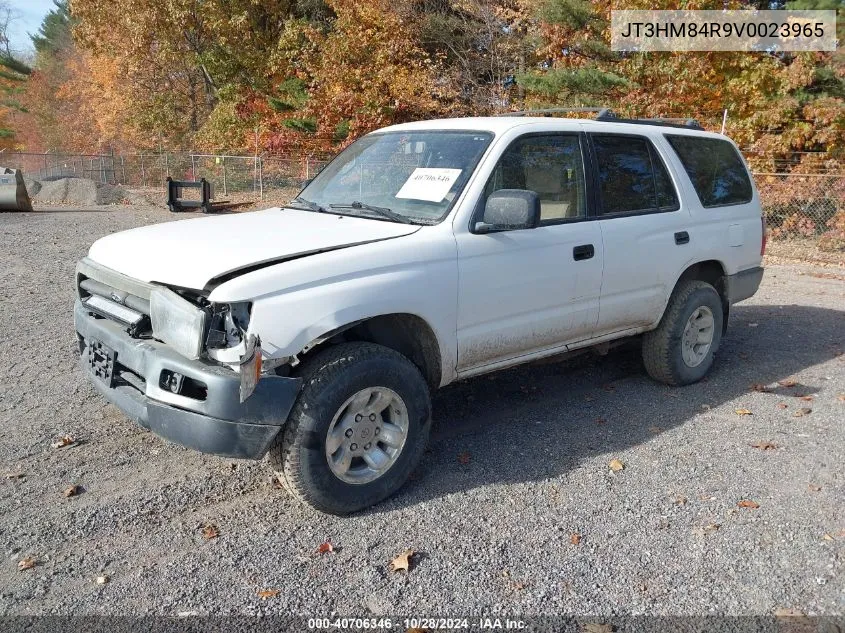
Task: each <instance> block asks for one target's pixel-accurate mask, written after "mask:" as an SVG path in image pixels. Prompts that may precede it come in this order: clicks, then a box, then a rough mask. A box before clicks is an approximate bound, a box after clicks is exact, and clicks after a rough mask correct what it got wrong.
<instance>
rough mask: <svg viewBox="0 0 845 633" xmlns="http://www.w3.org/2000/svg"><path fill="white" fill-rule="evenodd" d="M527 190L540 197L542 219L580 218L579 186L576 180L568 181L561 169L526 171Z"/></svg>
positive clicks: (554, 167) (551, 167)
mask: <svg viewBox="0 0 845 633" xmlns="http://www.w3.org/2000/svg"><path fill="white" fill-rule="evenodd" d="M525 188H526V189H529V190H531V191H534V192H536V193H537V195H538V196H539V197H540V219H542V220H558V219H561V218H577V217H578V215H579V212H578V185H577V183H576V182H575V181H574V180H572V181H568V179H567V177H566V173H565V171H564V170H561V169H560V168H559V167H557V168H556V166H553V165H550V166H549V168H547V169H536V168H534V169H526V170H525Z"/></svg>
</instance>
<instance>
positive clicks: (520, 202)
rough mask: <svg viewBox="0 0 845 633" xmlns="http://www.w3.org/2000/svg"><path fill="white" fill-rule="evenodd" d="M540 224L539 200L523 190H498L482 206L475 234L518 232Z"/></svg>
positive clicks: (530, 192)
mask: <svg viewBox="0 0 845 633" xmlns="http://www.w3.org/2000/svg"><path fill="white" fill-rule="evenodd" d="M539 223H540V198H539V197H538V196H537V194H536V193H534V192H533V191H525V190H524V189H499V190H498V191H494V192H493V193H492V194H490V197H489V198H487V202H485V204H484V215H483V217H482V219H481V222H476V223H475V227H474V232H475V233H494V232H497V231H518V230H520V229H533V228H534V227H536V226H537V225H538V224H539Z"/></svg>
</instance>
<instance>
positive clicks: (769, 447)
mask: <svg viewBox="0 0 845 633" xmlns="http://www.w3.org/2000/svg"><path fill="white" fill-rule="evenodd" d="M777 447H778V445H777V444H772V443H771V442H757V443H756V444H752V445H751V448H759V449H760V450H761V451H773V450H775V449H776V448H777Z"/></svg>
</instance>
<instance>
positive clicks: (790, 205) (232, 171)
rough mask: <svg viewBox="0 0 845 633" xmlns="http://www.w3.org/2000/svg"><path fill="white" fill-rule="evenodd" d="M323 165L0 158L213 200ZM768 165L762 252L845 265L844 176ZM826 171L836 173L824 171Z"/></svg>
mask: <svg viewBox="0 0 845 633" xmlns="http://www.w3.org/2000/svg"><path fill="white" fill-rule="evenodd" d="M330 159H331V156H330V155H329V154H326V153H301V154H298V155H291V156H228V155H222V154H221V155H213V154H195V153H182V152H163V153H160V154H127V155H110V154H109V155H101V154H26V153H8V154H5V153H4V154H2V155H0V162H2V163H3V164H4V166H6V167H12V168H18V169H21V170H22V171H23V172H24V175H25V176H27V177H29V178H32V179H34V180H55V179H59V178H69V177H76V178H90V179H92V180H94V181H96V182H100V183H109V184H117V185H122V186H124V187H128V188H138V189H151V188H152V189H157V190H160V191H162V192H163V191H164V183H165V179H166V178H167V177H168V176H170V177H171V178H173V179H175V180H198V179H200V178H205V179H207V180H208V181H209V182H211V183H212V186H213V188H214V192H215V200H217V201H222V200H230V201H236V202H241V201H259V200H271V201H283V200H286V199H287V198H289V197H291V196H292V195H295V194H296V192H297V191H298V190H299V189H300V187H301V185H302V184H303V182H304V181H305V180H308V179H310V178H313V177H314V175H315V174H316V173H317V172H319V171H320V169H322V168H323V166H325V165H326V163H328V161H329V160H330ZM774 160H777V159H774ZM774 160H773V161H770V162H766V159H765V158H761V157H759V156H757V157H752V158H751V159H750V162H751V164H752V167H753V168H754V169H755V174H754V179H755V182H756V184H757V188H758V189H759V191H760V197H761V199H762V202H763V210H764V214H765V216H766V222H767V225H768V227H769V251H768V252H769V253H770V254H772V255H776V256H782V257H789V258H798V259H805V260H817V261H835V262H840V263H841V262H845V170H843V169H842V166H841V164H839V163H836V164H835V165H831V164H827V165H825V166H822V165H819V168H820V169H822V170H824V169H825V167H826V168H827V173H825V172H824V171H821V173H812V174H802V173H795V172H791V173H784V172H783V171H782V170H779V169H778V167H777V165H774ZM761 161H762V162H761ZM772 165H774V169H772ZM767 168H768V169H767ZM832 169H835V172H836V173H830V171H831V170H832Z"/></svg>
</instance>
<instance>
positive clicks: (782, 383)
mask: <svg viewBox="0 0 845 633" xmlns="http://www.w3.org/2000/svg"><path fill="white" fill-rule="evenodd" d="M778 384H779V385H780V386H781V387H794V386H795V385H797V384H798V382H797V381H795V380H793V379H792V378H784V379H783V380H778Z"/></svg>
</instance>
